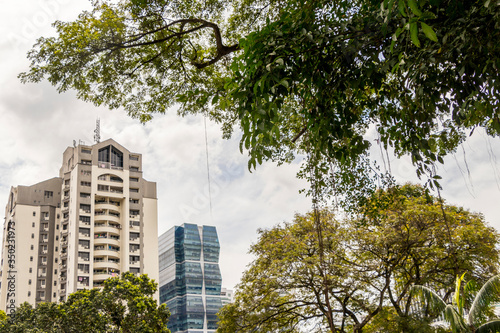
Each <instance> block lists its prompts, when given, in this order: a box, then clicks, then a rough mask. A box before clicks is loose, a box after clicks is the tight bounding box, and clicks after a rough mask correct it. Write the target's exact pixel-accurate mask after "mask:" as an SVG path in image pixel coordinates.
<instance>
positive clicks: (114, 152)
mask: <svg viewBox="0 0 500 333" xmlns="http://www.w3.org/2000/svg"><path fill="white" fill-rule="evenodd" d="M98 161H99V167H101V166H104V167H108V168H109V166H107V165H106V164H107V163H110V164H109V165H110V166H111V168H117V169H121V168H123V153H122V152H121V151H119V150H118V149H116V148H115V147H113V146H107V147H104V148H101V149H99V154H98ZM101 162H103V163H105V164H103V165H101V164H100V163H101Z"/></svg>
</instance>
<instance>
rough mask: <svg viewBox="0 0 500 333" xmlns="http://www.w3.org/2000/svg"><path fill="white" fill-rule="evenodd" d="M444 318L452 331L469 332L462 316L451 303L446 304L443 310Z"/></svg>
mask: <svg viewBox="0 0 500 333" xmlns="http://www.w3.org/2000/svg"><path fill="white" fill-rule="evenodd" d="M443 315H444V320H446V321H447V322H448V323H449V324H450V326H451V330H452V332H457V333H458V332H460V333H461V332H469V328H468V326H467V324H466V323H465V321H464V318H463V317H462V316H461V315H460V313H458V311H457V309H456V308H455V307H454V306H453V305H451V304H448V305H446V307H445V309H444V311H443Z"/></svg>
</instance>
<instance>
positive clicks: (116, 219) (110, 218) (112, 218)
mask: <svg viewBox="0 0 500 333" xmlns="http://www.w3.org/2000/svg"><path fill="white" fill-rule="evenodd" d="M94 221H112V222H117V223H120V217H119V216H114V215H110V214H96V215H94Z"/></svg>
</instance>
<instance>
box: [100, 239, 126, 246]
mask: <svg viewBox="0 0 500 333" xmlns="http://www.w3.org/2000/svg"><path fill="white" fill-rule="evenodd" d="M94 245H114V246H118V247H119V246H120V240H118V239H113V238H94Z"/></svg>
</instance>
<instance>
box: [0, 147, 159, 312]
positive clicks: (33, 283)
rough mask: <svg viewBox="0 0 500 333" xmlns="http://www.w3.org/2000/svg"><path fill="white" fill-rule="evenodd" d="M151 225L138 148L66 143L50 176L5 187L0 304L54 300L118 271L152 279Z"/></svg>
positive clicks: (154, 243) (152, 210) (149, 194)
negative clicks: (55, 175) (58, 166)
mask: <svg viewBox="0 0 500 333" xmlns="http://www.w3.org/2000/svg"><path fill="white" fill-rule="evenodd" d="M157 225H158V218H157V198H156V183H154V182H148V181H146V180H144V179H143V178H142V156H141V154H137V153H132V152H130V151H128V150H127V149H126V148H124V147H123V146H121V145H120V144H118V143H117V142H116V141H114V140H112V139H109V140H106V141H104V142H100V143H97V144H95V145H92V146H87V145H82V144H80V145H78V146H77V145H75V146H74V147H68V148H67V149H66V151H65V152H64V154H63V165H62V167H61V170H60V174H59V177H58V178H53V179H49V180H46V181H43V182H41V183H38V184H35V185H32V186H17V187H13V188H12V189H11V191H10V195H9V200H8V204H7V207H6V211H5V222H4V230H3V240H2V262H1V272H0V274H1V288H0V309H2V310H6V312H7V313H10V311H11V310H13V309H15V307H17V306H19V305H20V304H21V303H23V302H25V301H27V302H29V303H31V304H36V303H39V302H44V301H59V300H62V299H65V298H66V297H67V296H68V295H69V294H70V293H72V292H75V291H77V290H81V289H84V288H93V287H99V286H101V285H102V283H103V281H104V280H105V279H107V278H109V277H112V276H118V275H119V274H120V273H121V272H124V271H130V272H132V273H136V274H142V273H147V274H148V275H149V277H150V278H152V279H155V280H156V281H158V233H157Z"/></svg>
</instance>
